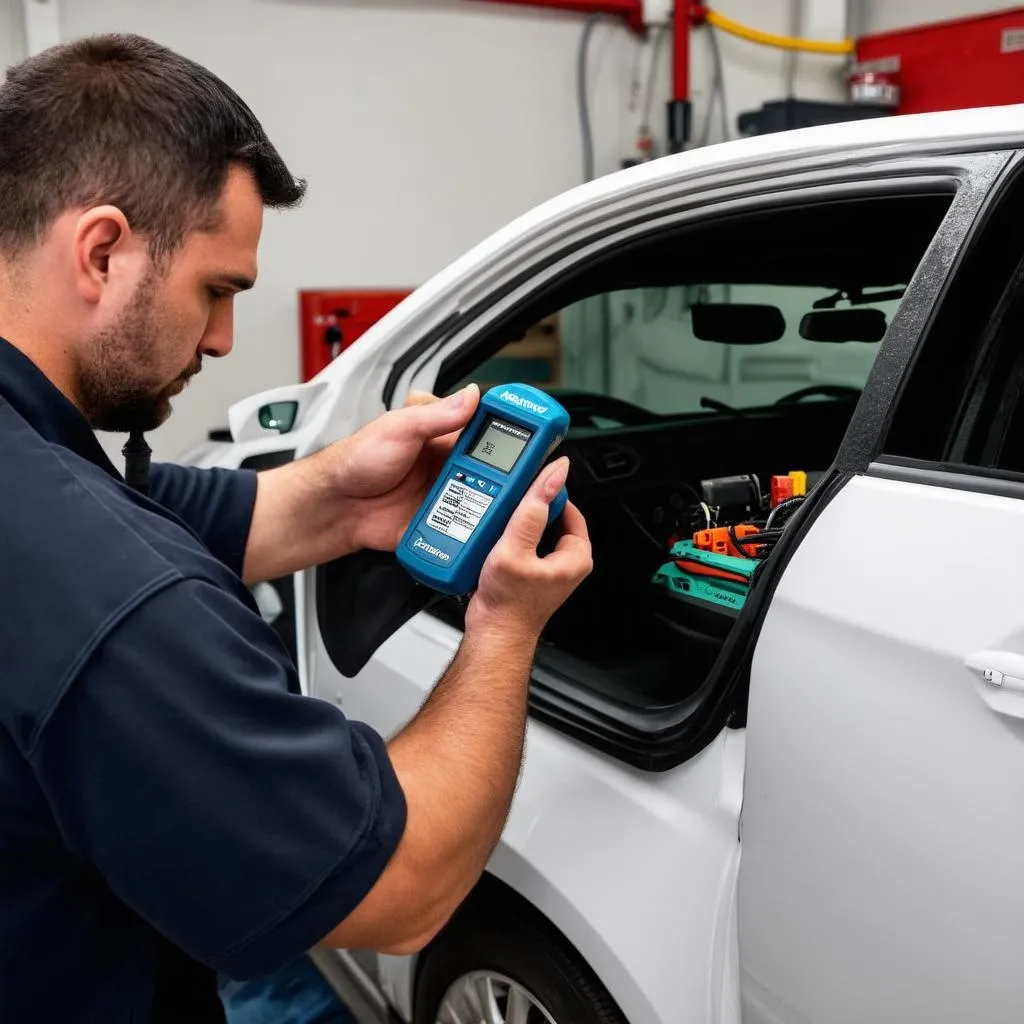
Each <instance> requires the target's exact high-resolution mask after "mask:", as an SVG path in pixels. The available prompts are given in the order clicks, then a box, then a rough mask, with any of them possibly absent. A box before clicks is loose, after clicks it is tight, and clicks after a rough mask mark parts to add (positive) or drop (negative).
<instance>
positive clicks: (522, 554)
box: [466, 458, 593, 643]
mask: <svg viewBox="0 0 1024 1024" xmlns="http://www.w3.org/2000/svg"><path fill="white" fill-rule="evenodd" d="M568 472H569V460H568V459H566V458H561V459H558V460H556V461H555V462H553V463H552V464H551V465H550V466H547V467H546V468H545V469H544V470H543V471H542V472H541V473H540V474H539V475H538V477H537V479H536V480H535V481H534V482H533V485H532V486H531V487H530V489H529V490H528V491H527V492H526V495H525V497H524V498H523V500H522V502H521V503H520V505H519V507H518V508H517V509H516V511H515V512H514V513H513V514H512V518H511V519H510V520H509V523H508V526H507V527H506V528H505V532H504V534H503V535H502V537H501V539H500V540H499V541H498V543H497V544H495V546H494V548H493V549H492V551H491V553H490V555H489V556H488V557H487V560H486V561H485V562H484V566H483V569H482V571H481V573H480V583H479V586H478V588H477V591H476V593H475V594H474V595H473V598H472V600H471V601H470V602H469V607H468V608H467V609H466V634H467V636H475V635H476V634H478V633H480V632H484V631H489V630H495V631H498V632H500V633H502V634H503V635H505V636H506V637H507V638H509V639H514V640H515V641H517V642H524V643H531V642H536V640H537V639H538V638H539V636H540V634H541V631H542V630H543V629H544V626H545V625H546V624H547V621H548V619H550V618H551V616H552V615H553V614H554V613H555V611H557V610H558V608H559V607H560V606H561V605H562V604H563V603H564V602H565V600H566V599H567V598H568V597H569V596H570V595H571V594H572V592H573V591H574V590H575V589H576V588H577V587H578V586H579V585H580V583H582V582H583V580H584V579H586V577H587V576H588V575H589V574H590V571H591V570H592V568H593V560H592V555H591V549H590V537H589V535H588V533H587V524H586V520H584V518H583V515H582V514H581V513H580V511H579V509H578V508H576V506H575V505H573V504H572V503H571V502H570V503H568V504H567V505H566V506H565V511H564V512H563V514H562V519H561V525H562V530H563V533H562V536H561V537H560V538H559V541H558V543H557V545H556V546H555V549H554V551H552V552H551V553H550V554H549V555H547V556H545V557H543V558H542V557H540V556H539V555H538V554H537V545H538V544H540V540H541V536H542V535H543V533H544V530H545V528H546V527H547V523H548V508H549V506H550V504H551V502H552V501H553V500H554V499H555V497H556V496H557V494H558V492H559V491H560V490H561V489H562V487H563V486H564V485H565V480H566V476H567V475H568Z"/></svg>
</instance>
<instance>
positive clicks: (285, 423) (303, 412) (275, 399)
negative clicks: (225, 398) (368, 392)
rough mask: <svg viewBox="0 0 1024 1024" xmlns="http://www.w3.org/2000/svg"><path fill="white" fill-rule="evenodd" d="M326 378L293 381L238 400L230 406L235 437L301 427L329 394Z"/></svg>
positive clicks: (245, 438) (263, 436)
mask: <svg viewBox="0 0 1024 1024" xmlns="http://www.w3.org/2000/svg"><path fill="white" fill-rule="evenodd" d="M328 388H329V384H328V383H327V381H309V382H308V383H306V384H290V385H288V386H287V387H283V388H274V389H273V390H271V391H263V392H261V393H260V394H258V395H252V396H250V397H249V398H243V399H242V400H241V401H240V402H235V404H234V405H233V406H231V408H230V409H229V410H228V425H229V427H230V429H231V437H232V439H233V440H234V441H236V442H237V441H257V440H260V439H266V438H269V437H273V436H277V435H279V434H288V433H290V432H291V431H293V430H299V429H300V428H301V427H302V426H303V425H304V424H306V423H308V422H309V421H310V419H311V418H312V417H313V416H314V415H315V414H316V412H317V411H318V410H319V408H320V406H321V405H322V403H323V400H324V398H325V397H326V396H327V394H328Z"/></svg>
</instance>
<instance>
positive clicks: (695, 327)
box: [485, 283, 903, 427]
mask: <svg viewBox="0 0 1024 1024" xmlns="http://www.w3.org/2000/svg"><path fill="white" fill-rule="evenodd" d="M902 291H903V289H902V288H901V287H896V288H893V289H887V290H884V289H879V290H878V294H879V295H881V296H882V298H881V299H878V300H872V298H871V295H870V293H869V295H868V297H867V299H865V298H864V297H861V296H855V297H854V299H855V301H856V302H857V305H852V304H851V302H850V297H849V296H845V295H843V294H841V293H839V292H837V291H836V290H835V289H827V288H822V287H815V286H813V285H810V286H801V285H792V284H785V285H777V284H729V283H714V284H707V285H680V286H673V287H657V288H638V289H629V290H623V291H614V292H610V293H607V294H605V295H601V296H597V297H593V298H588V299H584V300H582V301H580V302H577V303H574V304H572V305H570V306H568V307H566V308H565V309H563V310H561V311H560V313H559V314H558V316H557V318H554V319H555V323H557V326H558V335H559V338H560V342H561V344H560V345H559V346H558V348H557V350H556V351H554V353H553V358H554V360H556V362H557V365H556V366H554V367H551V368H546V367H543V366H542V365H540V364H538V363H535V364H533V365H526V364H524V365H522V366H521V370H524V371H526V372H527V373H529V372H530V371H531V370H533V371H534V372H537V371H540V373H541V375H542V377H543V376H545V375H546V376H547V377H548V378H549V380H550V382H551V384H554V385H555V386H556V387H561V388H567V389H571V390H576V389H579V390H582V391H587V392H590V393H596V394H603V395H609V396H612V397H614V398H618V399H622V400H624V401H627V402H630V403H633V404H634V405H637V406H640V407H642V408H643V409H646V410H648V411H650V412H653V413H657V414H659V415H668V416H671V415H678V414H682V413H695V412H701V411H704V412H707V411H716V410H717V411H721V410H722V408H729V409H750V408H755V407H760V406H767V405H771V404H773V403H775V402H778V401H779V400H780V399H782V398H785V397H787V396H790V395H793V394H795V393H797V392H800V391H802V390H804V389H807V388H811V387H820V386H823V385H824V386H826V388H828V387H831V388H834V389H840V390H838V391H829V390H824V391H823V392H818V393H816V394H812V395H810V396H809V398H811V399H815V398H817V399H819V400H828V398H829V396H830V395H831V396H832V397H835V395H836V394H842V393H843V392H844V391H845V390H846V389H850V390H852V391H855V392H856V391H860V390H861V388H863V386H864V382H865V380H866V379H867V376H868V373H869V372H870V370H871V366H872V363H873V362H874V360H875V356H876V354H877V352H878V348H879V341H880V337H881V334H882V333H883V332H884V329H885V325H886V324H887V322H888V319H889V318H890V317H891V316H892V314H893V312H894V311H895V309H896V308H897V307H898V305H899V296H900V295H901V294H902ZM709 307H710V308H713V309H715V310H716V312H717V314H718V315H722V314H724V318H725V319H726V321H727V319H728V317H729V315H730V312H731V311H734V310H739V311H740V312H741V313H742V312H745V311H746V310H745V309H744V307H746V309H751V308H752V309H753V310H754V313H755V317H756V316H757V315H758V314H760V315H761V316H762V317H766V316H770V311H777V312H778V314H779V316H778V317H777V321H778V324H779V327H780V328H781V336H780V337H778V339H777V340H773V341H764V342H761V343H754V342H755V341H756V337H755V336H753V335H752V334H750V333H748V334H744V333H743V331H742V326H743V325H742V323H741V324H739V325H738V326H739V327H740V328H741V329H740V332H739V335H738V336H737V337H736V338H735V339H733V338H732V337H730V338H729V339H723V338H722V337H721V336H719V337H718V338H709V337H708V336H707V331H706V330H705V331H704V332H702V331H701V330H700V328H701V326H702V325H701V323H700V319H701V318H700V312H701V311H702V310H706V309H708V308H709ZM722 307H725V308H724V309H723V308H722ZM847 311H860V312H859V315H857V314H855V319H854V320H852V321H848V324H849V326H850V327H851V328H852V330H853V333H852V335H851V336H850V337H849V338H848V339H847V340H844V341H843V342H842V343H837V342H835V341H822V340H810V339H808V338H807V337H804V336H802V334H801V327H802V326H804V328H805V330H804V333H808V331H807V327H808V325H810V326H811V327H812V328H813V326H814V325H815V324H816V323H817V324H819V326H821V316H820V314H822V313H827V314H830V315H833V314H836V313H838V314H839V315H840V317H842V316H843V315H844V314H845V313H846V312H847ZM868 311H875V312H876V313H877V318H872V317H869V316H866V315H865V314H867V313H868ZM808 317H810V318H811V319H810V320H808ZM814 317H817V318H818V319H817V320H815V319H814ZM695 318H696V323H695ZM826 323H827V321H826ZM868 325H870V326H869V329H865V327H866V326H868ZM719 326H720V327H721V328H723V330H724V328H726V327H730V326H732V325H731V324H729V323H727V322H726V323H722V324H719ZM752 326H753V327H754V328H755V329H756V327H757V326H758V323H754V324H753V325H752ZM824 329H827V327H825V328H823V330H824ZM701 333H703V335H704V336H703V337H701V336H700V334H701ZM720 333H721V332H720ZM811 333H813V331H812V332H811ZM769 336H771V335H769ZM505 359H506V360H507V359H508V356H507V355H506V356H505ZM512 368H513V367H511V366H509V367H508V369H512ZM485 372H486V373H487V375H488V376H494V372H493V370H491V369H490V368H485ZM530 382H531V383H538V384H539V385H541V380H536V379H535V380H534V381H530ZM541 386H543V385H541ZM549 386H550V385H549ZM598 425H606V426H609V427H611V426H614V425H615V424H614V421H613V420H611V419H609V418H604V419H601V418H598Z"/></svg>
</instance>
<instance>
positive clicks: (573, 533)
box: [555, 501, 590, 551]
mask: <svg viewBox="0 0 1024 1024" xmlns="http://www.w3.org/2000/svg"><path fill="white" fill-rule="evenodd" d="M579 541H583V542H584V543H586V544H589V543H590V531H589V530H588V529H587V521H586V519H584V518H583V513H582V512H581V511H580V510H579V509H578V508H577V507H576V506H575V505H574V504H573V503H572V502H571V501H567V502H566V503H565V511H563V512H562V536H561V537H559V538H558V543H557V544H556V545H555V550H556V551H560V550H562V549H563V548H566V547H573V546H575V545H576V544H577V542H579Z"/></svg>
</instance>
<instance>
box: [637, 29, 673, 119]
mask: <svg viewBox="0 0 1024 1024" xmlns="http://www.w3.org/2000/svg"><path fill="white" fill-rule="evenodd" d="M667 37H668V25H659V26H658V30H657V32H656V33H655V35H654V43H653V44H652V46H651V64H650V67H649V68H648V69H647V88H646V90H645V92H644V110H643V120H642V121H641V122H640V130H641V131H643V132H648V133H649V132H650V130H651V108H652V107H653V106H654V86H655V81H656V79H657V77H658V57H659V55H660V53H661V47H662V44H663V43H664V42H665V39H666V38H667Z"/></svg>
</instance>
